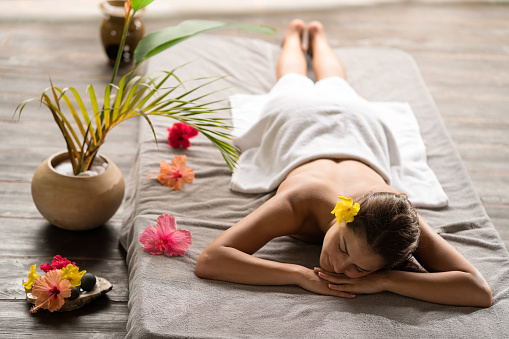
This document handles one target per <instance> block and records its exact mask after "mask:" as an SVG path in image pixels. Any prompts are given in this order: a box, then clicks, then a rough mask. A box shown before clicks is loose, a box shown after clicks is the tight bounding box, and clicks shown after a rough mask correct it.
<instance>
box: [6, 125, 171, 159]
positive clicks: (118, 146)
mask: <svg viewBox="0 0 509 339" xmlns="http://www.w3.org/2000/svg"><path fill="white" fill-rule="evenodd" d="M136 120H137V118H136V119H133V120H132V121H126V122H125V123H122V124H121V125H119V126H117V127H115V128H114V129H113V130H112V131H111V132H110V133H109V134H108V135H107V137H106V142H105V143H104V145H102V146H101V152H102V153H104V154H109V153H112V154H133V153H135V151H136V149H137V148H136V146H137V143H138V124H137V121H136ZM169 124H170V123H168V125H169ZM0 147H1V148H3V149H11V150H32V151H38V152H46V153H47V154H48V156H49V155H51V154H53V153H55V152H58V151H60V150H65V149H66V146H65V142H64V139H63V137H62V134H61V132H60V130H59V129H58V126H57V125H56V123H55V122H54V121H53V122H50V121H48V122H40V121H39V122H29V121H28V122H24V121H23V122H22V123H19V124H18V123H4V124H0Z"/></svg>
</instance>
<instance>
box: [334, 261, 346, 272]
mask: <svg viewBox="0 0 509 339" xmlns="http://www.w3.org/2000/svg"><path fill="white" fill-rule="evenodd" d="M348 265H349V264H348V262H346V261H342V262H336V263H335V265H334V271H335V272H336V273H345V271H346V269H347V268H348Z"/></svg>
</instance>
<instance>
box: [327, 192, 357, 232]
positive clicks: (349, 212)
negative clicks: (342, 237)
mask: <svg viewBox="0 0 509 339" xmlns="http://www.w3.org/2000/svg"><path fill="white" fill-rule="evenodd" d="M339 199H340V200H339V201H338V203H337V204H336V207H334V209H333V210H332V212H331V214H334V215H336V219H337V223H338V225H339V224H341V221H343V220H344V221H345V223H349V222H352V221H353V220H354V217H355V216H356V215H357V213H359V210H360V208H361V206H360V205H359V204H358V203H355V204H354V203H353V200H352V198H350V197H345V196H342V195H340V196H339Z"/></svg>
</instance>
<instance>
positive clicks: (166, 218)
mask: <svg viewBox="0 0 509 339" xmlns="http://www.w3.org/2000/svg"><path fill="white" fill-rule="evenodd" d="M176 229H177V222H176V220H175V217H174V216H173V215H170V214H167V213H164V214H161V215H160V216H159V217H157V226H156V230H157V232H158V234H159V235H160V236H162V237H164V238H167V237H169V236H171V234H172V233H173V232H174V231H175V230H176Z"/></svg>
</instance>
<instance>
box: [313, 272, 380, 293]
mask: <svg viewBox="0 0 509 339" xmlns="http://www.w3.org/2000/svg"><path fill="white" fill-rule="evenodd" d="M314 273H315V274H316V275H317V276H318V277H319V278H320V280H322V281H323V282H324V283H326V284H327V288H328V289H330V290H333V291H335V292H342V293H346V294H349V295H356V294H371V293H379V292H383V291H384V290H385V289H384V288H383V284H382V279H383V276H384V272H373V273H370V274H367V275H364V276H362V277H360V278H349V277H347V276H346V275H344V274H341V273H333V272H327V271H324V270H323V269H321V268H315V270H314Z"/></svg>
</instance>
